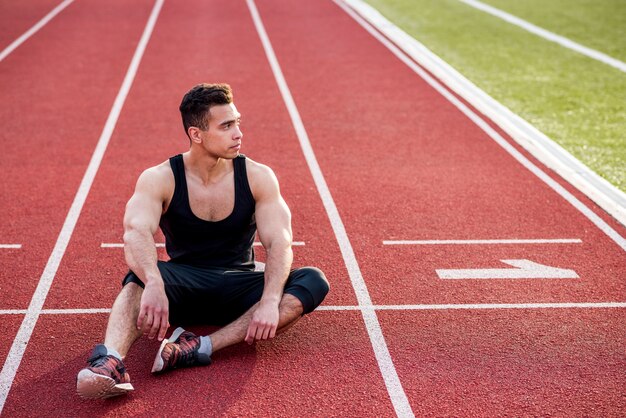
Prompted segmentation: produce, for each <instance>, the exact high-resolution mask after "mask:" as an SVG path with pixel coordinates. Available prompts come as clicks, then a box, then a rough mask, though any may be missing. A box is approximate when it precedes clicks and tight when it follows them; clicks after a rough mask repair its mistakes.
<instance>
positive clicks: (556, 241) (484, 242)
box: [383, 238, 583, 245]
mask: <svg viewBox="0 0 626 418" xmlns="http://www.w3.org/2000/svg"><path fill="white" fill-rule="evenodd" d="M582 242H583V241H582V240H581V239H578V238H572V239H569V238H558V239H445V240H421V241H419V240H418V241H412V240H399V241H383V245H496V244H580V243H582Z"/></svg>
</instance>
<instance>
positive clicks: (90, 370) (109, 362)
mask: <svg viewBox="0 0 626 418" xmlns="http://www.w3.org/2000/svg"><path fill="white" fill-rule="evenodd" d="M87 364H89V367H87V368H85V369H82V370H81V371H80V372H78V376H77V377H76V392H77V393H78V395H80V396H81V397H83V398H87V399H104V398H110V397H112V396H118V395H123V394H125V393H128V392H130V391H132V390H134V388H133V385H131V384H130V375H129V374H128V373H126V368H125V367H124V363H123V362H122V360H120V359H118V358H117V357H115V356H112V355H109V354H107V349H106V347H105V346H104V345H102V344H99V345H97V346H96V348H94V349H93V352H92V353H91V356H90V357H89V359H88V360H87Z"/></svg>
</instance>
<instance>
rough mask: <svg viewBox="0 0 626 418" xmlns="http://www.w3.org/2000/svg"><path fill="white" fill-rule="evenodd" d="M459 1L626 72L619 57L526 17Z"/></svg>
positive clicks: (466, 1)
mask: <svg viewBox="0 0 626 418" xmlns="http://www.w3.org/2000/svg"><path fill="white" fill-rule="evenodd" d="M459 1H460V2H461V3H465V4H467V5H468V6H471V7H474V8H475V9H478V10H482V11H483V12H485V13H489V14H490V15H492V16H495V17H498V18H500V19H502V20H504V21H506V22H508V23H510V24H512V25H515V26H517V27H520V28H522V29H524V30H526V31H528V32H530V33H533V34H535V35H537V36H540V37H542V38H543V39H546V40H548V41H551V42H555V43H557V44H559V45H561V46H564V47H565V48H568V49H571V50H572V51H575V52H578V53H579V54H583V55H585V56H587V57H589V58H592V59H594V60H597V61H600V62H602V63H604V64H607V65H610V66H611V67H613V68H617V69H618V70H620V71H622V72H626V63H624V62H622V61H620V60H618V59H615V58H613V57H611V56H609V55H607V54H604V53H602V52H600V51H597V50H595V49H592V48H588V47H586V46H583V45H581V44H579V43H577V42H574V41H572V40H571V39H568V38H566V37H564V36H561V35H557V34H556V33H554V32H550V31H548V30H545V29H543V28H541V27H539V26H536V25H533V24H532V23H530V22H527V21H526V20H524V19H520V18H519V17H517V16H514V15H512V14H510V13H507V12H505V11H502V10H500V9H497V8H495V7H493V6H489V5H487V4H485V3H482V2H480V1H477V0H459Z"/></svg>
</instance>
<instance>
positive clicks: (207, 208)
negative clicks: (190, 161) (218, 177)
mask: <svg viewBox="0 0 626 418" xmlns="http://www.w3.org/2000/svg"><path fill="white" fill-rule="evenodd" d="M226 177H227V178H225V179H223V180H222V181H220V182H218V183H215V184H209V185H204V184H201V183H199V182H194V181H188V183H187V191H188V195H189V206H190V207H191V211H192V212H193V213H194V215H196V216H197V217H198V218H200V219H204V220H205V221H213V222H215V221H221V220H223V219H226V218H227V217H228V216H229V215H230V214H231V213H232V212H233V210H234V208H235V186H234V181H233V177H232V176H226Z"/></svg>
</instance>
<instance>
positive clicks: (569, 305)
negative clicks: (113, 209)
mask: <svg viewBox="0 0 626 418" xmlns="http://www.w3.org/2000/svg"><path fill="white" fill-rule="evenodd" d="M598 308H602V309H614V308H626V302H564V303H473V304H472V303H458V304H439V305H371V306H357V305H321V306H318V307H317V308H316V309H315V310H316V311H361V310H363V309H373V310H375V311H447V310H464V309H470V310H483V309H485V310H488V309H598ZM26 312H27V310H26V309H0V315H23V314H25V313H26ZM110 312H111V309H110V308H101V309H98V308H94V309H42V311H41V315H89V314H103V313H110Z"/></svg>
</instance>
